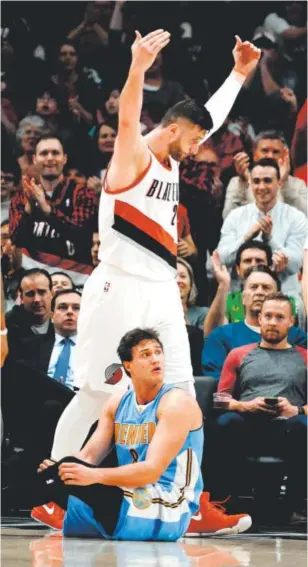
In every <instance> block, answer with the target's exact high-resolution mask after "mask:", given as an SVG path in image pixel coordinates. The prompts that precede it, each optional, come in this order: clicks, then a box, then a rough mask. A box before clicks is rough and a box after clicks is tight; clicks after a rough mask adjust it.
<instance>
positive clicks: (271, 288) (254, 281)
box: [243, 272, 277, 314]
mask: <svg viewBox="0 0 308 567" xmlns="http://www.w3.org/2000/svg"><path fill="white" fill-rule="evenodd" d="M276 292H277V284H276V282H275V280H273V278H272V277H271V276H270V275H269V274H263V273H262V272H253V273H252V274H250V276H248V278H247V280H246V282H245V286H244V290H243V305H244V307H245V309H246V313H251V314H255V313H260V311H261V308H262V304H263V301H264V299H265V298H266V297H267V296H268V295H269V294H270V293H276Z"/></svg>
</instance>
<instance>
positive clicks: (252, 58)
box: [232, 35, 261, 77]
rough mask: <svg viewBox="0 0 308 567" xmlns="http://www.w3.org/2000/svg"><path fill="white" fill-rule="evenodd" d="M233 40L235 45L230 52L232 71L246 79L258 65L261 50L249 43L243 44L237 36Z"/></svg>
mask: <svg viewBox="0 0 308 567" xmlns="http://www.w3.org/2000/svg"><path fill="white" fill-rule="evenodd" d="M235 39H236V44H235V47H234V49H233V51H232V54H233V58H234V63H235V65H234V71H236V72H237V73H241V75H245V76H246V77H248V75H250V73H251V72H252V71H253V70H254V69H255V67H256V66H257V65H258V61H259V59H260V57H261V49H258V47H255V46H254V45H253V44H252V43H250V42H249V41H244V42H243V41H242V40H241V38H240V37H239V36H238V35H236V36H235Z"/></svg>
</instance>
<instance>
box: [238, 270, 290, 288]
mask: <svg viewBox="0 0 308 567" xmlns="http://www.w3.org/2000/svg"><path fill="white" fill-rule="evenodd" d="M255 272H257V273H261V274H267V275H268V276H270V277H271V278H272V279H273V280H274V281H275V282H276V285H277V290H278V291H280V289H281V283H280V279H279V277H278V275H277V274H276V272H274V271H273V270H271V269H270V268H269V267H268V266H263V265H261V266H253V267H252V268H248V270H246V274H245V279H244V282H243V287H244V286H245V284H246V282H247V280H248V278H249V277H250V276H251V274H253V273H255Z"/></svg>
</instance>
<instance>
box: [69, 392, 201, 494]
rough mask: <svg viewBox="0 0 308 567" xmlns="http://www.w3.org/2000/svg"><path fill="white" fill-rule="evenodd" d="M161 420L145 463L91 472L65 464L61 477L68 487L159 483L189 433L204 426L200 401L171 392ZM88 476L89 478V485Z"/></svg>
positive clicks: (160, 410)
mask: <svg viewBox="0 0 308 567" xmlns="http://www.w3.org/2000/svg"><path fill="white" fill-rule="evenodd" d="M157 417H158V426H157V428H156V431H155V434H154V436H153V439H152V441H151V443H150V446H149V450H148V453H147V458H146V460H145V461H143V462H140V463H138V462H137V463H133V464H131V465H124V466H121V467H115V468H98V469H91V471H90V472H89V470H88V471H86V470H85V467H83V465H79V464H74V463H71V464H63V465H61V474H62V475H64V477H63V480H64V481H65V484H83V483H84V482H86V483H87V484H96V483H100V484H105V485H109V486H125V487H127V488H129V487H131V488H133V487H138V486H139V487H140V486H144V485H146V484H153V483H155V482H157V481H158V479H159V478H160V476H161V475H162V474H163V472H164V471H165V470H166V469H167V467H168V465H169V464H170V463H171V461H172V460H173V459H174V458H175V457H176V455H177V454H178V453H179V451H180V449H181V447H182V446H183V444H184V442H185V440H186V437H187V435H188V433H189V431H191V430H194V429H198V428H199V427H201V426H202V425H203V418H202V413H201V410H200V408H199V406H198V404H197V402H196V400H194V398H193V397H192V396H191V395H190V394H188V393H186V392H183V391H182V390H176V391H172V392H168V393H167V394H166V395H165V396H164V397H163V398H162V400H161V402H160V404H159V407H158V412H157ZM79 475H80V479H79ZM84 475H86V476H87V480H86V481H85V480H84V478H83V476H84ZM61 478H62V477H61ZM72 478H73V479H74V480H71V479H72Z"/></svg>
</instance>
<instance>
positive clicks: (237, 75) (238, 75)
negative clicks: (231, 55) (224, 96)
mask: <svg viewBox="0 0 308 567" xmlns="http://www.w3.org/2000/svg"><path fill="white" fill-rule="evenodd" d="M231 75H232V76H233V77H234V79H236V81H238V82H239V83H240V84H241V85H242V84H243V83H245V81H246V79H247V77H248V74H247V73H245V71H244V70H243V69H242V68H241V67H237V66H236V65H234V67H233V69H232V72H231Z"/></svg>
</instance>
